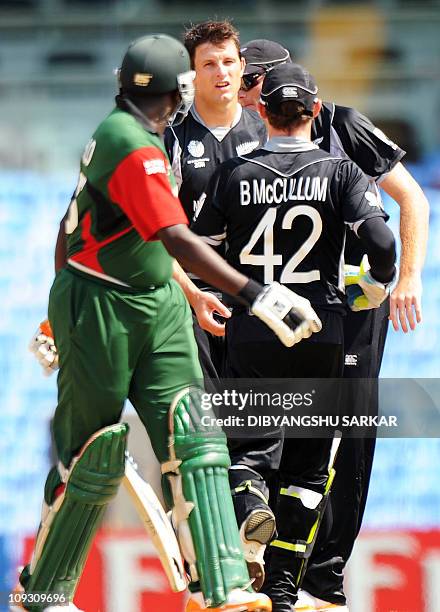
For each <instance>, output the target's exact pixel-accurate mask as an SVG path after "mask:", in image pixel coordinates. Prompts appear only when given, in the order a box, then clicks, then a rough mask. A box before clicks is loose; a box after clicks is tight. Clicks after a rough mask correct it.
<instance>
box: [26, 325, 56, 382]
mask: <svg viewBox="0 0 440 612" xmlns="http://www.w3.org/2000/svg"><path fill="white" fill-rule="evenodd" d="M29 350H30V351H31V352H32V353H34V355H35V357H36V359H37V360H38V362H39V363H40V365H41V367H42V368H43V371H44V374H45V375H46V376H50V375H51V374H53V373H54V372H55V370H58V368H59V365H58V351H57V348H56V346H55V342H54V339H53V332H52V328H51V326H50V323H49V321H48V320H47V319H46V320H45V321H42V322H41V323H40V325H39V327H38V329H37V331H36V332H35V334H34V335H33V336H32V339H31V342H30V344H29Z"/></svg>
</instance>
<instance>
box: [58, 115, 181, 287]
mask: <svg viewBox="0 0 440 612" xmlns="http://www.w3.org/2000/svg"><path fill="white" fill-rule="evenodd" d="M176 194H177V187H176V184H175V181H174V177H173V174H172V172H171V167H170V164H169V161H168V158H167V156H166V153H165V148H164V146H163V144H162V141H161V140H160V138H159V137H158V136H157V135H156V134H153V133H151V132H149V131H147V130H146V129H145V128H144V127H143V125H142V124H141V123H140V122H139V121H138V120H137V119H136V118H135V117H134V116H133V115H131V114H129V113H127V112H125V111H123V110H121V109H119V108H115V109H114V110H113V111H112V112H111V113H110V115H109V116H108V117H107V118H106V119H105V120H104V121H103V122H102V123H101V124H100V125H99V127H98V129H97V130H96V132H95V133H94V135H93V137H92V140H91V141H90V143H89V144H88V146H87V147H86V150H85V152H84V154H83V157H82V160H81V174H80V179H79V183H78V187H77V190H76V193H75V196H74V198H73V199H72V202H71V205H70V209H69V215H68V219H67V222H66V233H67V234H68V240H67V247H68V254H67V257H68V263H69V264H70V265H72V266H74V267H76V268H78V269H80V270H82V271H83V272H88V273H89V274H92V275H94V276H97V277H101V278H103V279H105V280H109V281H111V282H115V283H116V284H121V285H125V286H130V287H133V288H136V289H142V288H148V287H150V286H152V285H156V286H157V285H162V284H164V283H166V282H167V281H168V280H169V279H170V278H171V273H172V258H171V257H170V256H169V255H168V253H167V251H166V250H165V247H164V246H163V244H162V243H161V242H160V241H159V240H157V232H158V231H159V230H160V229H162V228H164V227H169V226H172V225H176V224H179V223H185V224H187V218H186V215H185V213H184V211H183V208H182V206H181V204H180V202H179V200H178V198H177V195H176Z"/></svg>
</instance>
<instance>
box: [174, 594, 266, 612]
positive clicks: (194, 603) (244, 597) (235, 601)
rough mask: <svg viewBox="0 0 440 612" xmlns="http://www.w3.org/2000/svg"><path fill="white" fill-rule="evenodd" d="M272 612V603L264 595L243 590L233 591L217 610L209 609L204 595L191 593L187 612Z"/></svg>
mask: <svg viewBox="0 0 440 612" xmlns="http://www.w3.org/2000/svg"><path fill="white" fill-rule="evenodd" d="M201 610H208V611H209V612H272V602H271V601H270V599H269V597H268V596H267V595H264V594H263V593H250V592H249V591H242V590H241V589H233V590H232V591H231V592H230V593H229V595H228V599H227V600H226V601H225V602H224V603H223V604H222V605H221V606H218V607H217V608H208V607H207V606H206V604H205V600H204V599H203V595H202V593H200V591H199V592H197V593H191V596H190V598H189V599H188V601H187V604H186V608H185V612H201Z"/></svg>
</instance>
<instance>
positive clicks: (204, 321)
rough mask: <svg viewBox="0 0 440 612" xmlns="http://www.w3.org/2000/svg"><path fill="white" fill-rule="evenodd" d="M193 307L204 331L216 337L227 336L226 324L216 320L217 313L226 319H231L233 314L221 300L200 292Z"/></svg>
mask: <svg viewBox="0 0 440 612" xmlns="http://www.w3.org/2000/svg"><path fill="white" fill-rule="evenodd" d="M191 306H192V307H193V310H194V312H195V315H196V317H197V321H198V322H199V325H200V327H201V328H202V329H204V330H205V331H207V332H209V333H210V334H213V335H214V336H224V335H225V324H224V323H219V322H218V321H216V320H215V318H214V315H215V314H216V313H217V314H219V315H220V316H222V317H223V318H225V319H229V317H230V316H231V313H230V312H229V310H228V309H227V308H226V306H225V305H224V304H222V303H221V302H220V300H219V299H217V298H216V297H215V295H213V294H212V293H209V292H208V291H200V292H199V293H198V294H197V297H196V299H193V300H192V303H191Z"/></svg>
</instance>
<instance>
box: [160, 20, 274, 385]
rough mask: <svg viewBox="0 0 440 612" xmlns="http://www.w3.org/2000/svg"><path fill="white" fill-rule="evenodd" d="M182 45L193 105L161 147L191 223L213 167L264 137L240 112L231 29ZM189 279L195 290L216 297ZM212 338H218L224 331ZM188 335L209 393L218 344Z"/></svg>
mask: <svg viewBox="0 0 440 612" xmlns="http://www.w3.org/2000/svg"><path fill="white" fill-rule="evenodd" d="M184 43H185V46H186V48H187V50H188V52H189V54H190V58H191V62H192V67H193V68H194V69H195V71H196V77H195V80H194V85H195V88H196V93H195V99H194V105H193V107H192V108H191V110H190V112H189V113H188V115H187V117H186V118H185V119H184V121H183V122H182V123H180V125H178V126H174V127H170V128H169V129H168V130H167V131H166V133H165V145H166V149H167V152H168V156H169V158H170V160H171V165H172V168H173V172H174V175H175V177H176V180H177V184H178V187H179V199H180V201H181V202H182V204H183V208H184V210H185V212H186V214H187V217H188V219H189V221H190V222H191V221H193V220H194V219H195V218H196V217H197V215H198V213H199V212H200V210H201V209H202V207H203V203H204V201H205V198H206V188H207V185H208V182H209V180H210V178H211V176H212V175H213V173H214V170H215V169H216V168H217V166H218V165H219V164H220V163H221V162H223V161H225V160H227V159H230V158H231V157H235V156H237V155H244V154H246V153H250V152H251V151H253V150H254V149H257V148H258V147H260V146H261V145H262V144H263V143H264V142H265V141H266V139H267V136H266V128H265V126H264V123H263V122H262V120H261V119H260V117H259V115H258V113H256V112H255V111H251V110H246V109H242V107H241V106H240V104H239V103H238V91H239V89H240V84H241V76H242V74H243V69H244V61H243V60H242V59H241V57H240V43H239V39H238V32H237V31H236V30H235V28H234V27H233V26H232V25H231V24H230V23H229V22H228V21H206V22H203V23H200V24H196V25H194V26H193V27H192V28H190V29H189V30H187V31H186V32H185V37H184ZM191 278H193V280H194V282H195V283H196V285H197V286H198V287H199V288H202V289H207V290H209V291H211V292H214V293H216V292H215V290H213V289H211V288H210V287H207V286H206V283H203V282H202V281H200V280H198V279H196V278H194V277H191ZM217 296H218V297H221V296H220V295H218V294H217ZM226 314H229V313H226ZM217 327H218V328H219V327H220V326H217ZM214 331H215V330H214ZM216 333H218V334H219V335H220V333H223V334H224V327H222V328H221V330H219V331H218V332H217V331H216ZM194 335H195V337H196V341H197V346H198V349H199V359H200V364H201V366H202V370H203V374H204V377H205V384H206V385H207V387H208V388H210V380H211V379H216V378H218V376H219V375H220V376H221V370H222V369H223V365H224V342H223V338H222V337H216V336H214V335H212V334H211V333H209V332H207V331H205V330H203V329H201V327H200V326H199V324H198V322H197V320H196V318H195V317H194Z"/></svg>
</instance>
